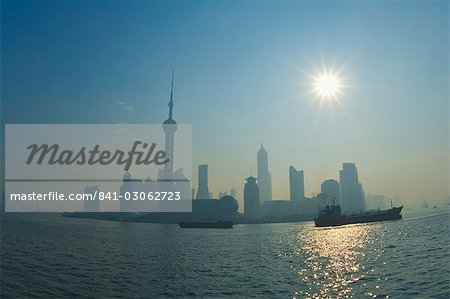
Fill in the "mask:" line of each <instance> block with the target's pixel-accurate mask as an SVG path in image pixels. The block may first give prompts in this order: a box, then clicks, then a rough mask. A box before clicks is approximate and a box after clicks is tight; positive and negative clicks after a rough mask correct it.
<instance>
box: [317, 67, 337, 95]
mask: <svg viewBox="0 0 450 299" xmlns="http://www.w3.org/2000/svg"><path fill="white" fill-rule="evenodd" d="M340 88H341V82H340V80H339V78H338V77H337V75H335V74H333V73H323V74H321V75H319V76H317V77H316V78H315V82H314V91H315V92H316V93H317V95H319V96H320V97H321V99H337V95H338V93H339V92H340Z"/></svg>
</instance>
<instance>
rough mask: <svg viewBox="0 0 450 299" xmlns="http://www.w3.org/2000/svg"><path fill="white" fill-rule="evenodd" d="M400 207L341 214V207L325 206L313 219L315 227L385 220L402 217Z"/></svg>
mask: <svg viewBox="0 0 450 299" xmlns="http://www.w3.org/2000/svg"><path fill="white" fill-rule="evenodd" d="M402 209H403V206H401V207H391V208H390V209H388V210H382V211H381V210H378V211H369V212H363V213H359V214H351V215H342V213H341V207H340V206H338V205H331V206H326V207H325V209H322V210H321V211H320V214H319V216H318V217H317V218H316V219H314V223H315V224H316V226H317V227H325V226H340V225H346V224H353V223H367V222H377V221H386V220H397V219H402V214H401V212H402Z"/></svg>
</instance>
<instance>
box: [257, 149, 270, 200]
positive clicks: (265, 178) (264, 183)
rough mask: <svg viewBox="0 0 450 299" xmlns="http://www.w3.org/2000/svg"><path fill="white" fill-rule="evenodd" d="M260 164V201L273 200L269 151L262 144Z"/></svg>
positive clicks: (258, 159)
mask: <svg viewBox="0 0 450 299" xmlns="http://www.w3.org/2000/svg"><path fill="white" fill-rule="evenodd" d="M257 164H258V186H259V194H260V196H259V201H260V202H261V203H263V202H265V201H269V200H272V179H271V177H270V173H269V159H268V156H267V152H266V150H265V149H264V147H263V145H262V144H261V148H260V149H259V150H258V153H257Z"/></svg>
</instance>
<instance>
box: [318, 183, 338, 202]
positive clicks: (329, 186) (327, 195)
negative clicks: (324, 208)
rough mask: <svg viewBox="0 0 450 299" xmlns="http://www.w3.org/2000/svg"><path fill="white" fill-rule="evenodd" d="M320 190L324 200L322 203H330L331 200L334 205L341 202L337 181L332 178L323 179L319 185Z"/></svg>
mask: <svg viewBox="0 0 450 299" xmlns="http://www.w3.org/2000/svg"><path fill="white" fill-rule="evenodd" d="M320 191H321V193H322V197H323V198H324V200H325V202H324V205H331V204H333V202H334V204H336V205H339V204H341V199H340V198H341V197H340V194H339V193H340V191H339V183H338V181H336V180H333V179H330V180H325V181H324V182H323V183H322V185H320Z"/></svg>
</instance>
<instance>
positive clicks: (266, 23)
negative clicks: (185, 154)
mask: <svg viewBox="0 0 450 299" xmlns="http://www.w3.org/2000/svg"><path fill="white" fill-rule="evenodd" d="M1 9H2V15H1V30H2V32H1V45H2V48H1V50H2V52H1V59H2V60H1V64H2V65H1V68H2V116H3V118H2V120H3V122H4V123H117V122H127V123H160V122H161V121H163V120H164V119H166V118H167V111H168V108H167V102H168V99H169V92H170V90H169V89H170V73H171V69H172V68H175V94H174V102H175V106H174V118H175V119H176V120H177V121H178V123H186V124H192V125H193V144H194V148H193V153H194V156H193V160H194V163H193V164H194V165H198V164H200V163H206V164H209V170H210V172H209V180H210V190H211V191H213V192H214V194H217V193H218V192H219V191H221V190H226V189H229V188H230V187H231V184H232V183H234V185H235V186H236V188H237V189H238V194H239V195H240V197H241V198H240V200H242V188H243V184H244V178H245V177H247V176H249V175H250V172H251V170H253V174H255V173H256V151H257V150H258V148H259V146H260V143H261V141H262V142H263V143H264V145H265V147H266V149H267V150H268V153H269V168H270V171H271V173H272V184H273V187H272V189H273V197H274V198H278V199H284V198H286V199H287V198H288V197H289V191H288V190H289V186H288V167H289V165H291V164H292V165H294V166H295V167H296V168H297V169H303V170H304V171H305V183H306V186H305V188H306V193H307V195H308V196H309V195H310V194H311V193H313V192H315V193H316V192H318V191H319V190H320V183H321V182H322V181H323V180H325V179H327V178H336V179H338V174H339V169H340V168H341V166H342V163H343V162H354V163H356V165H357V167H358V171H359V177H360V181H361V182H362V183H363V186H364V188H365V191H366V193H376V194H384V195H386V196H388V197H394V196H396V195H401V197H402V199H403V202H405V203H414V202H415V203H418V202H420V201H421V200H423V199H425V198H426V199H428V200H430V201H433V200H439V199H441V198H443V197H445V196H448V193H449V189H448V186H449V174H448V171H449V168H448V167H449V122H448V121H449V87H448V86H449V3H448V1H434V2H433V1H423V2H421V1H415V2H406V1H405V2H404V1H395V2H387V1H376V2H375V1H374V2H368V1H359V2H352V1H345V2H344V1H342V2H339V1H334V2H325V1H319V2H312V1H311V2H309V1H308V2H301V1H289V2H278V1H277V2H219V3H218V2H210V1H208V2H150V1H137V2H129V1H114V2H108V1H98V2H95V1H92V2H91V1H51V2H50V1H48V2H46V1H33V2H26V1H21V2H9V1H2V8H1ZM323 69H326V70H328V71H330V70H333V69H334V70H335V71H338V70H339V71H340V73H339V77H340V79H341V80H342V81H343V83H344V84H345V85H346V86H347V87H346V88H344V89H343V90H342V94H341V95H340V96H339V102H336V101H334V102H333V101H330V102H324V103H322V105H321V102H320V101H319V100H318V98H317V96H316V95H315V94H314V93H310V90H311V84H312V81H313V80H312V79H311V78H310V76H315V75H317V73H320V72H321V71H322V70H323ZM193 174H194V176H196V175H197V169H196V168H195V169H194V170H193ZM193 184H194V187H196V185H197V180H196V178H195V179H194V182H193Z"/></svg>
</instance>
